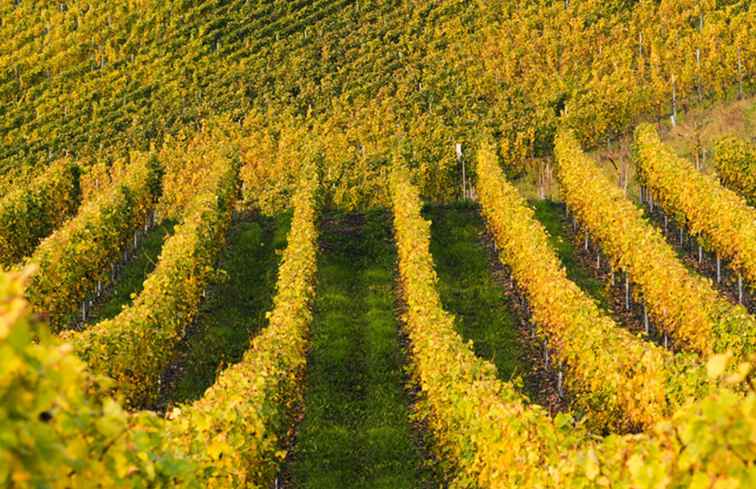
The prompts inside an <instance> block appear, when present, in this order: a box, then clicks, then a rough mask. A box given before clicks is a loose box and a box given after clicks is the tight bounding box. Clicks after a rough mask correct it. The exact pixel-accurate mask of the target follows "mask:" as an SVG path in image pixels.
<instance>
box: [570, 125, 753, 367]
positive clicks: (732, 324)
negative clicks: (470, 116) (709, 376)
mask: <svg viewBox="0 0 756 489" xmlns="http://www.w3.org/2000/svg"><path fill="white" fill-rule="evenodd" d="M556 157H557V159H558V161H559V164H558V176H559V182H560V183H561V185H562V190H563V195H564V199H565V202H566V203H567V206H568V207H569V208H570V210H571V211H572V212H573V213H574V214H575V216H576V218H577V220H578V221H579V222H580V223H581V224H582V225H584V226H585V227H586V229H587V231H588V232H589V233H590V236H591V237H592V238H593V239H594V240H597V242H598V244H599V246H601V249H602V251H603V252H604V253H605V254H606V255H607V257H608V258H609V261H610V264H611V266H612V267H613V268H615V269H617V270H622V271H624V272H625V273H627V274H629V276H630V277H631V278H632V281H633V283H634V284H636V285H637V288H636V287H634V290H635V291H636V295H637V296H638V297H637V300H642V301H643V303H644V304H645V306H646V307H647V308H648V312H649V315H650V317H651V319H652V320H653V322H654V324H655V325H656V326H657V327H658V328H660V329H661V330H662V331H664V332H666V333H668V334H669V335H671V336H672V337H673V338H675V339H676V340H677V341H678V342H679V343H680V345H681V346H684V347H685V348H687V349H691V350H693V351H696V352H698V353H700V354H702V355H704V356H708V355H710V354H712V353H714V352H716V353H724V352H725V351H728V350H729V351H733V352H736V353H737V355H738V356H739V357H744V358H747V357H748V355H749V354H750V353H751V352H753V351H754V347H755V346H756V319H754V318H753V317H752V316H750V315H749V314H748V312H747V311H746V310H745V308H744V307H743V306H736V305H732V304H730V303H729V302H728V301H727V300H726V299H725V298H723V297H720V296H719V294H718V293H717V292H716V291H715V290H714V288H713V285H712V283H711V281H710V280H708V279H704V278H702V277H700V276H697V275H695V274H693V273H692V272H690V271H689V270H688V269H686V268H685V266H684V265H683V264H682V263H681V262H680V260H678V258H677V254H676V253H675V251H674V250H673V249H672V247H671V246H670V245H669V244H668V243H667V241H666V239H665V238H664V236H662V234H661V231H659V230H658V229H656V228H655V227H654V226H653V225H651V224H650V223H648V222H647V221H646V220H645V219H644V218H643V213H642V211H641V210H640V209H639V208H638V207H636V206H635V204H633V202H631V201H630V200H629V199H628V198H627V197H626V196H625V195H624V192H623V191H622V189H620V188H619V187H617V186H616V185H614V183H613V182H612V181H610V180H609V179H608V178H607V177H606V176H605V175H604V174H603V173H602V171H601V170H600V169H599V167H598V166H597V165H596V164H595V163H594V162H593V161H591V159H590V158H588V157H587V156H586V155H585V154H584V153H583V152H582V150H581V149H580V146H579V145H578V143H577V141H576V140H575V138H574V136H573V135H572V134H570V133H569V132H565V133H560V134H559V135H558V136H557V140H556Z"/></svg>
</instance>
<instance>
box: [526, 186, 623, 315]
mask: <svg viewBox="0 0 756 489" xmlns="http://www.w3.org/2000/svg"><path fill="white" fill-rule="evenodd" d="M531 205H532V207H533V209H534V210H535V216H536V218H537V219H538V220H539V221H541V224H543V226H544V227H545V228H546V231H548V233H549V243H550V244H551V247H552V248H553V249H554V251H555V252H556V254H557V256H558V257H559V259H560V260H561V262H562V265H564V268H565V269H566V270H567V278H569V279H570V280H572V281H573V282H575V283H576V284H577V285H578V286H580V288H581V289H583V291H585V292H586V293H587V294H588V295H589V296H591V298H593V299H594V300H595V301H596V302H597V303H598V305H599V307H601V308H602V309H604V310H608V309H609V308H610V306H609V304H610V300H609V297H608V295H607V290H606V286H605V285H604V283H603V282H602V281H601V280H600V279H598V278H596V276H595V275H594V273H593V271H592V270H590V269H588V268H587V267H586V265H585V264H583V263H581V262H580V261H579V260H578V258H577V253H578V250H577V249H575V244H574V243H573V241H572V239H571V238H570V235H569V228H568V226H569V225H570V224H569V222H568V221H567V219H566V217H565V215H564V208H563V207H562V206H561V205H560V204H558V203H556V202H554V201H551V200H539V201H533V202H531Z"/></svg>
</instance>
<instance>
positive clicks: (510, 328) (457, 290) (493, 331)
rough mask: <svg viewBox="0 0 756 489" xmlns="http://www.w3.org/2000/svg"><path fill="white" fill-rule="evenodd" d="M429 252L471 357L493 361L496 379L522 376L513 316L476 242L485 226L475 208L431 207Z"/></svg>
mask: <svg viewBox="0 0 756 489" xmlns="http://www.w3.org/2000/svg"><path fill="white" fill-rule="evenodd" d="M425 217H426V218H428V219H431V254H432V255H433V261H434V263H435V265H436V272H437V273H438V279H439V280H438V281H439V283H438V289H439V293H440V295H441V302H442V303H443V305H444V308H445V309H446V310H447V311H449V312H451V313H453V314H454V315H455V316H456V317H457V328H458V331H459V333H460V335H462V337H463V338H464V339H465V341H468V340H472V342H473V346H474V349H475V353H476V354H477V355H478V356H480V357H481V358H485V359H487V360H490V361H492V362H493V363H494V364H495V365H496V368H497V370H498V373H499V378H501V379H503V380H510V379H511V378H512V377H513V376H516V375H524V368H523V357H524V353H523V349H522V342H521V340H520V333H519V330H518V325H517V321H518V319H517V317H516V316H515V315H514V313H513V312H512V310H511V309H510V307H509V304H508V302H507V301H508V300H509V299H508V298H507V297H506V296H505V294H504V292H503V290H502V287H501V286H499V285H498V284H497V283H496V281H495V280H494V277H493V275H492V273H491V268H490V262H489V255H488V251H487V250H486V248H485V247H484V246H483V244H482V242H481V239H482V238H483V235H484V233H485V224H484V222H483V219H482V218H481V216H480V214H479V213H478V211H477V208H476V207H474V206H465V205H457V206H449V207H430V208H428V209H426V210H425Z"/></svg>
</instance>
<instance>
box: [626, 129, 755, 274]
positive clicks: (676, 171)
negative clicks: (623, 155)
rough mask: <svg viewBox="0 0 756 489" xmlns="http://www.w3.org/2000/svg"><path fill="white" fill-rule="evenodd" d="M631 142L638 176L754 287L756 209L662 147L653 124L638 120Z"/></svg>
mask: <svg viewBox="0 0 756 489" xmlns="http://www.w3.org/2000/svg"><path fill="white" fill-rule="evenodd" d="M635 145H636V146H635V151H636V158H635V160H636V162H637V165H638V170H639V173H640V176H639V178H640V181H641V183H642V184H643V185H645V186H646V187H647V188H648V190H649V191H650V192H651V193H652V195H653V198H654V201H655V202H656V203H658V204H659V205H660V206H661V207H662V208H663V209H664V210H665V211H666V212H668V213H669V214H670V215H671V216H672V217H674V218H675V219H676V220H677V221H678V222H681V223H684V224H685V225H686V226H687V227H688V229H689V230H690V233H691V235H692V236H696V237H699V238H701V241H703V243H704V244H705V245H706V246H707V248H710V249H712V250H713V251H714V252H716V253H717V255H718V256H720V257H722V258H724V259H727V260H730V263H731V265H732V267H733V268H734V269H735V270H736V271H738V272H739V273H741V274H742V275H743V278H744V279H745V281H746V282H747V283H749V284H750V286H751V287H752V288H754V287H756V209H754V208H753V207H750V206H748V205H747V204H746V202H745V200H744V199H743V198H742V197H740V196H739V195H737V194H736V193H735V192H733V191H731V190H728V189H726V188H724V187H722V186H721V185H720V184H719V182H718V181H717V179H716V178H715V177H712V176H711V175H705V174H702V173H699V172H697V171H696V170H695V168H694V167H693V165H692V164H691V163H690V162H688V161H686V160H684V159H682V158H680V157H679V156H677V155H675V154H674V153H673V152H672V151H671V150H670V149H668V148H666V147H665V146H664V144H663V143H662V142H661V140H660V139H659V135H658V134H657V133H656V129H654V127H653V126H652V125H650V124H642V125H640V126H638V128H637V129H636V131H635Z"/></svg>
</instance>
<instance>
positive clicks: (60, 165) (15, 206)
mask: <svg viewBox="0 0 756 489" xmlns="http://www.w3.org/2000/svg"><path fill="white" fill-rule="evenodd" d="M80 200H81V189H80V186H79V168H78V167H77V166H76V165H75V164H74V163H72V162H71V161H69V160H60V161H57V162H55V163H53V164H52V165H50V167H49V168H47V170H45V172H44V173H42V174H41V175H39V176H38V177H37V178H35V179H34V180H33V181H32V182H30V183H29V185H25V186H21V187H18V188H16V189H14V190H13V191H11V192H9V193H8V194H7V195H5V196H4V197H3V198H2V199H1V200H0V266H6V267H8V266H11V265H14V264H16V263H18V262H20V261H21V260H22V259H23V258H24V257H26V256H29V255H30V254H31V253H32V252H33V251H34V249H35V248H36V246H37V245H38V244H39V242H40V240H42V238H45V237H46V236H48V235H49V234H50V233H51V232H52V231H53V230H54V229H56V228H57V227H58V226H60V225H61V224H63V223H64V222H65V221H66V220H67V219H68V218H70V217H71V216H72V215H74V214H75V213H76V210H77V209H78V208H79V203H80Z"/></svg>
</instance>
